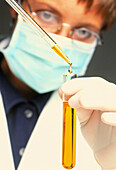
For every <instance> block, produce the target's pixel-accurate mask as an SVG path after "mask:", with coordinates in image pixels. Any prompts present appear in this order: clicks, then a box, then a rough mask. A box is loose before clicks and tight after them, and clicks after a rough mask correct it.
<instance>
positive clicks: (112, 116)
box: [101, 112, 116, 126]
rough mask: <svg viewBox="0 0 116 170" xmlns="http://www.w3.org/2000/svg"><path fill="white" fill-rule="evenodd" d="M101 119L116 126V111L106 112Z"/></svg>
mask: <svg viewBox="0 0 116 170" xmlns="http://www.w3.org/2000/svg"><path fill="white" fill-rule="evenodd" d="M101 120H102V121H103V122H104V123H106V124H108V125H112V126H116V112H104V113H103V114H102V116H101Z"/></svg>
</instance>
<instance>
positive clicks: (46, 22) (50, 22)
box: [26, 0, 102, 45]
mask: <svg viewBox="0 0 116 170" xmlns="http://www.w3.org/2000/svg"><path fill="white" fill-rule="evenodd" d="M26 2H27V5H28V8H29V11H30V13H31V14H32V15H33V17H34V19H35V20H36V22H37V23H38V24H39V25H40V26H41V27H42V28H43V29H45V31H46V32H51V33H57V34H58V33H59V32H60V31H61V30H62V27H63V26H65V27H70V33H69V37H70V38H71V39H74V40H77V41H81V42H84V43H88V44H92V43H94V42H95V41H97V44H98V45H102V38H101V35H100V34H98V33H96V32H94V31H91V30H89V29H87V28H84V27H78V28H77V27H72V26H71V25H69V24H68V23H63V22H62V20H61V18H60V17H59V16H57V15H56V14H54V13H52V12H50V11H47V10H38V11H37V12H34V11H32V9H31V6H30V4H29V2H28V0H26Z"/></svg>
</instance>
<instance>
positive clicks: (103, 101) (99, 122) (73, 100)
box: [59, 77, 116, 169]
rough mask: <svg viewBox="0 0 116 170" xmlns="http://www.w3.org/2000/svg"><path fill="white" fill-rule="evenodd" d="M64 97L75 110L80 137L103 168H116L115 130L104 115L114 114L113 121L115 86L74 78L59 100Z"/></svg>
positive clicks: (115, 98)
mask: <svg viewBox="0 0 116 170" xmlns="http://www.w3.org/2000/svg"><path fill="white" fill-rule="evenodd" d="M63 93H64V95H65V98H67V99H68V102H69V105H70V106H71V107H74V108H77V115H78V119H79V121H80V125H81V131H82V134H83V136H84V137H85V139H86V141H87V142H88V144H89V145H90V147H91V148H92V149H93V151H94V154H95V157H96V160H97V161H98V162H99V164H100V165H101V166H102V167H103V168H106V169H112V168H116V127H115V126H111V125H108V124H109V122H110V121H111V120H110V119H109V118H108V116H107V115H105V114H106V113H105V114H103V113H104V112H113V116H115V117H116V114H115V112H116V85H115V84H113V83H110V82H108V81H106V80H104V79H102V78H96V77H93V78H77V79H73V80H70V81H68V82H66V83H64V84H63V85H62V87H61V88H60V90H59V94H60V96H61V98H62V94H63ZM102 114H103V115H102ZM108 114H110V113H108ZM110 116H112V115H110ZM109 120H110V121H109ZM113 120H114V119H113ZM104 122H105V123H104ZM106 123H108V124H106Z"/></svg>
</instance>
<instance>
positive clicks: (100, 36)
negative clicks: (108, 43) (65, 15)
mask: <svg viewBox="0 0 116 170" xmlns="http://www.w3.org/2000/svg"><path fill="white" fill-rule="evenodd" d="M26 2H27V6H28V8H29V12H30V13H31V14H32V15H33V16H36V15H37V14H36V12H33V11H32V8H31V5H30V4H29V2H28V0H26ZM63 25H65V26H68V27H71V28H72V29H71V31H70V32H71V34H72V32H73V30H74V27H73V26H71V25H70V24H68V23H65V22H62V24H61V26H60V27H58V28H57V31H56V32H55V33H58V32H59V31H60V30H62V26H63ZM40 26H41V25H40ZM84 28H85V27H84ZM77 29H78V28H77ZM85 30H88V31H90V32H91V33H92V34H93V35H95V36H96V39H97V45H100V46H101V45H103V37H102V35H101V33H96V32H94V31H92V30H89V29H87V28H85ZM69 35H70V34H69ZM76 41H79V40H76Z"/></svg>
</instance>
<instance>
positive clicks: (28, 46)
mask: <svg viewBox="0 0 116 170" xmlns="http://www.w3.org/2000/svg"><path fill="white" fill-rule="evenodd" d="M49 35H50V36H51V37H52V38H53V39H54V40H55V41H56V42H57V43H58V44H59V45H60V46H61V48H63V50H64V52H65V53H66V54H67V56H68V57H69V58H70V60H71V61H72V63H73V64H72V70H73V72H75V73H77V75H78V76H80V75H81V76H82V75H84V74H85V71H86V69H87V66H88V64H89V62H90V60H91V57H92V55H93V52H94V50H95V46H96V42H95V43H93V44H85V43H82V42H78V41H75V40H71V39H70V38H66V37H63V36H59V35H56V34H52V33H51V34H49ZM2 52H3V53H4V55H5V58H6V60H7V62H8V65H9V67H10V69H11V71H12V72H13V73H14V74H15V75H16V76H17V77H18V78H19V79H21V80H22V81H23V82H25V83H26V84H27V85H28V86H30V87H31V88H32V89H34V90H35V91H37V92H39V93H45V92H49V91H53V90H56V89H58V88H59V87H60V86H61V85H62V83H63V78H62V75H63V74H64V73H66V72H68V69H69V65H68V64H67V63H66V61H64V60H63V59H62V58H61V57H59V56H58V55H57V54H56V53H55V52H54V51H53V50H52V49H51V48H50V47H49V46H48V45H47V44H46V42H44V40H42V38H41V37H39V36H38V35H37V34H36V33H35V32H34V31H33V29H32V28H31V27H30V26H29V25H28V24H27V23H25V22H24V21H23V20H22V19H20V18H19V19H18V22H17V25H16V28H15V31H14V33H13V36H12V39H11V42H10V44H9V46H8V47H7V48H6V49H4V50H3V51H2Z"/></svg>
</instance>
